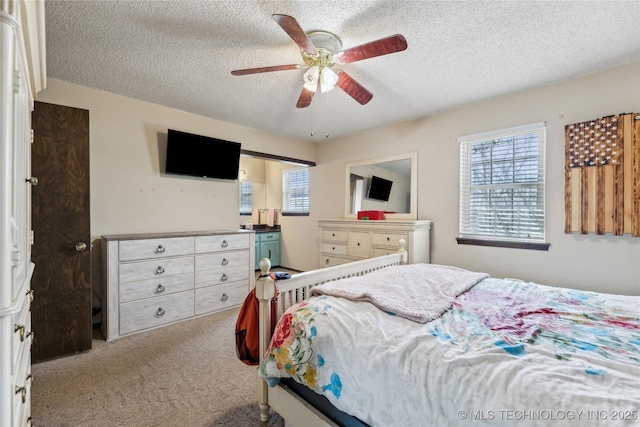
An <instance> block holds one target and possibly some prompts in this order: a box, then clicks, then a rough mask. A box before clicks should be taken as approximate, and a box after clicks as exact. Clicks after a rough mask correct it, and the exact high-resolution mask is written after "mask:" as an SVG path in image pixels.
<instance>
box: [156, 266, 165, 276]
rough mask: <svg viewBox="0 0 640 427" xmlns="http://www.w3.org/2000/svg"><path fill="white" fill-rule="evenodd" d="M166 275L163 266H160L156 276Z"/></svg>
mask: <svg viewBox="0 0 640 427" xmlns="http://www.w3.org/2000/svg"><path fill="white" fill-rule="evenodd" d="M162 273H164V268H162V266H158V268H156V275H160V274H162Z"/></svg>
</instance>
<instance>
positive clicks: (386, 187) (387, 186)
mask: <svg viewBox="0 0 640 427" xmlns="http://www.w3.org/2000/svg"><path fill="white" fill-rule="evenodd" d="M392 185H393V181H389V180H388V179H384V178H380V177H379V176H375V175H372V176H371V182H370V184H369V191H368V192H367V198H369V199H375V200H382V201H385V202H387V201H389V194H391V186H392Z"/></svg>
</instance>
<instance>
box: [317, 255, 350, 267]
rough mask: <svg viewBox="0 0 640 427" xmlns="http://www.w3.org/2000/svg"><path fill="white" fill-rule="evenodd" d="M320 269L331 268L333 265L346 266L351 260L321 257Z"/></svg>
mask: <svg viewBox="0 0 640 427" xmlns="http://www.w3.org/2000/svg"><path fill="white" fill-rule="evenodd" d="M320 261H321V262H320V267H322V268H324V267H332V266H334V265H340V264H346V263H348V262H351V261H352V260H350V259H347V258H336V257H332V256H323V257H322V258H320Z"/></svg>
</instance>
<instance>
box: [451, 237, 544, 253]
mask: <svg viewBox="0 0 640 427" xmlns="http://www.w3.org/2000/svg"><path fill="white" fill-rule="evenodd" d="M456 241H457V242H458V244H459V245H475V246H491V247H496V248H512V249H532V250H536V251H548V250H549V246H551V243H532V242H509V241H504V240H481V239H470V238H467V237H456Z"/></svg>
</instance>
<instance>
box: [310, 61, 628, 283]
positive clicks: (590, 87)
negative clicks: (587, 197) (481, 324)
mask: <svg viewBox="0 0 640 427" xmlns="http://www.w3.org/2000/svg"><path fill="white" fill-rule="evenodd" d="M373 102H375V98H374V101H373ZM623 112H627V113H629V112H640V63H634V64H631V65H628V66H624V67H620V68H617V69H613V70H610V71H606V72H603V73H599V74H593V75H588V76H585V77H582V78H578V79H574V80H571V81H566V82H563V83H561V84H557V85H553V86H548V87H543V88H538V89H535V90H531V91H527V92H523V93H518V94H514V95H509V96H505V97H500V98H495V99H491V100H488V101H485V102H482V103H478V104H474V105H470V106H467V107H464V108H460V109H457V110H454V111H449V112H444V113H441V114H438V115H435V116H432V117H426V118H422V119H418V120H413V121H409V122H405V123H401V124H398V125H395V126H389V127H385V128H382V129H376V130H374V131H371V132H368V133H366V134H361V135H356V136H354V137H351V138H345V139H342V140H340V141H334V142H330V143H325V144H322V145H320V146H319V147H318V160H317V161H318V167H317V168H315V169H316V170H315V171H314V175H313V178H314V181H313V182H319V181H321V182H322V185H321V186H318V185H316V186H312V189H313V200H312V212H313V213H314V214H315V215H317V217H318V218H320V217H326V218H335V217H341V216H343V213H342V212H343V204H344V203H343V202H342V197H343V195H342V194H341V193H339V192H336V191H335V189H336V188H340V186H344V181H343V180H344V170H345V164H346V163H347V162H351V161H356V160H365V159H366V158H373V157H380V156H384V155H392V154H399V153H406V152H411V151H417V153H418V219H429V220H432V221H433V234H432V262H434V263H438V264H452V265H457V266H460V267H464V268H468V269H472V270H477V271H486V272H488V273H490V274H491V275H492V276H495V277H514V278H520V279H523V280H526V281H535V282H539V283H545V284H549V285H556V286H566V287H572V288H578V289H586V290H597V291H602V292H609V293H623V294H640V238H638V237H635V238H634V237H631V236H629V235H625V236H621V237H616V236H612V235H605V236H596V235H578V234H572V235H567V234H564V232H563V226H564V212H563V209H564V187H563V186H564V125H565V124H568V123H576V122H581V121H585V120H590V119H595V118H598V117H602V116H607V115H612V114H620V113H623ZM540 121H546V122H547V144H546V151H547V153H546V159H547V162H546V166H547V172H546V208H545V213H546V240H547V242H548V243H550V244H551V247H550V249H549V251H548V252H543V251H533V250H522V249H505V248H490V247H479V246H460V245H457V243H456V240H455V238H456V237H457V235H458V210H459V209H458V199H459V197H458V192H459V151H458V150H459V145H458V137H460V136H464V135H470V134H475V133H480V132H486V131H491V130H496V129H503V128H508V127H513V126H518V125H525V124H529V123H534V122H540ZM363 153H366V154H363Z"/></svg>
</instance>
